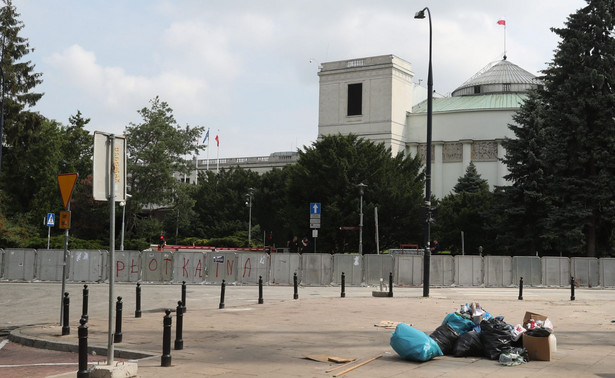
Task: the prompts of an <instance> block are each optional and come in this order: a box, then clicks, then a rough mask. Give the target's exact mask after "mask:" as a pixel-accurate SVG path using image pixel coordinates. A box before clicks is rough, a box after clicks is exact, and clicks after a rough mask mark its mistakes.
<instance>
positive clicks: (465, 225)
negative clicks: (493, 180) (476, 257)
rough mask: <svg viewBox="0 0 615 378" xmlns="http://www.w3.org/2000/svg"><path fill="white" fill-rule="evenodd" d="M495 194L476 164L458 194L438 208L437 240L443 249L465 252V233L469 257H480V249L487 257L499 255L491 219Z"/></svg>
mask: <svg viewBox="0 0 615 378" xmlns="http://www.w3.org/2000/svg"><path fill="white" fill-rule="evenodd" d="M492 203H493V194H492V193H491V192H490V191H489V184H488V183H487V180H485V179H483V178H482V177H481V176H480V174H479V173H478V172H477V170H476V166H475V165H474V163H470V164H469V165H468V167H467V168H466V173H465V175H464V176H462V177H460V178H459V180H458V181H457V184H456V185H455V187H454V193H451V194H449V195H447V196H446V197H444V198H443V199H442V200H441V201H440V203H439V204H438V207H437V216H436V223H435V225H434V237H435V239H437V240H438V242H439V243H440V245H441V246H442V248H443V249H450V250H452V251H453V252H455V253H460V252H461V250H462V249H461V232H462V231H463V233H464V241H465V242H464V246H465V250H466V251H467V253H471V254H478V252H479V247H481V246H482V247H483V248H484V250H485V252H487V253H492V254H493V253H499V252H501V250H500V249H496V244H495V238H494V235H493V232H490V230H491V226H490V224H491V218H490V216H489V214H490V210H491V206H492Z"/></svg>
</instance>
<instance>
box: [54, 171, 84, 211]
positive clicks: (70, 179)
mask: <svg viewBox="0 0 615 378" xmlns="http://www.w3.org/2000/svg"><path fill="white" fill-rule="evenodd" d="M77 176H79V174H77V173H63V174H60V175H58V186H59V187H60V195H61V196H62V203H63V204H64V208H65V209H68V204H69V202H70V197H72V195H73V190H74V189H75V182H77Z"/></svg>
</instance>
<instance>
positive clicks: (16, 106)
mask: <svg viewBox="0 0 615 378" xmlns="http://www.w3.org/2000/svg"><path fill="white" fill-rule="evenodd" d="M3 2H4V6H3V7H2V8H1V9H0V70H1V71H2V75H1V76H2V83H1V84H2V86H1V88H0V89H1V91H2V97H3V99H4V101H3V107H4V109H3V111H4V125H3V126H2V127H0V173H1V172H2V167H3V166H4V165H5V164H2V157H3V155H4V154H3V152H4V151H2V150H3V149H6V150H10V148H11V147H12V146H13V143H14V139H15V138H16V137H17V135H18V134H20V133H21V132H22V130H23V129H22V127H23V126H30V127H27V128H26V130H23V131H25V132H28V131H29V129H30V128H31V127H33V126H36V124H35V125H24V123H26V122H27V121H28V119H31V118H32V117H33V116H32V115H30V114H22V113H23V111H24V110H25V109H26V107H32V106H34V105H35V104H36V102H37V101H38V100H39V99H40V98H41V97H42V96H43V94H42V93H36V92H33V91H32V90H33V89H34V87H36V85H38V84H40V83H41V82H42V80H41V75H42V74H40V73H36V72H34V64H32V62H31V61H24V60H23V59H24V57H25V56H27V55H28V54H29V53H30V52H32V51H33V49H32V48H30V44H29V43H28V39H26V38H24V37H22V36H21V35H20V34H21V31H22V29H23V28H24V24H23V22H22V21H21V20H19V16H20V14H19V13H17V11H16V8H15V6H14V5H13V2H12V1H11V0H3ZM7 152H9V151H7ZM2 181H4V180H2Z"/></svg>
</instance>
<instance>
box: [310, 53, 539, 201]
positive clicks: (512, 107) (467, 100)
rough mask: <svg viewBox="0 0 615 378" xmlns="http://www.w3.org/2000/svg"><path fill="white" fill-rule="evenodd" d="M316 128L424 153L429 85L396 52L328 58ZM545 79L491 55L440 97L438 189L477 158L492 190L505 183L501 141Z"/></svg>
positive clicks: (435, 159)
mask: <svg viewBox="0 0 615 378" xmlns="http://www.w3.org/2000/svg"><path fill="white" fill-rule="evenodd" d="M318 75H319V76H320V99H319V122H318V135H319V136H322V135H332V134H338V133H341V134H349V133H353V134H356V135H358V136H360V137H363V138H365V139H369V140H372V141H374V142H376V143H384V144H385V145H386V146H387V147H390V148H391V150H392V152H393V154H397V153H398V152H404V153H405V154H407V155H411V156H414V155H416V154H418V155H419V156H421V157H422V158H423V159H425V155H426V154H425V152H426V139H427V137H426V133H427V101H426V95H427V93H426V90H425V88H423V87H421V86H419V85H417V84H415V83H413V81H412V78H413V76H414V74H413V73H412V71H411V66H410V63H408V62H406V61H404V60H402V59H400V58H398V57H396V56H393V55H384V56H377V57H369V58H362V59H352V60H347V61H338V62H330V63H324V64H323V65H322V68H321V70H320V72H319V73H318ZM538 85H540V83H539V81H538V80H537V78H536V76H535V75H532V74H531V73H529V72H527V71H525V70H524V69H522V68H520V67H519V66H517V65H515V64H513V63H511V62H509V61H508V60H507V59H506V57H504V59H503V60H500V61H497V62H493V63H491V64H489V65H487V66H486V67H485V68H483V69H482V70H481V71H479V72H478V73H477V74H476V75H474V76H473V77H471V78H470V79H469V80H467V81H466V82H465V83H463V84H462V85H461V86H460V87H458V88H457V89H455V90H454V91H453V93H452V96H451V97H434V99H433V104H432V106H433V114H432V193H433V194H434V195H435V196H436V197H438V198H442V197H444V196H446V195H447V194H449V193H450V192H451V191H452V189H453V187H454V186H455V184H456V183H457V181H458V179H459V177H460V176H463V175H464V174H465V171H466V168H467V167H468V165H469V164H470V162H473V163H474V165H475V166H476V169H477V171H478V172H479V173H480V175H481V176H482V177H483V178H484V179H486V180H487V181H488V183H489V186H490V188H491V189H493V187H494V186H501V185H507V182H506V180H505V179H504V176H505V175H506V174H507V173H508V171H507V169H506V166H505V165H504V164H503V163H502V162H501V159H502V158H503V157H504V154H505V151H504V149H503V147H502V141H503V140H504V139H505V138H509V137H514V135H513V133H512V132H511V131H510V130H509V128H508V124H510V123H512V122H513V121H512V117H513V115H514V114H515V113H516V112H517V111H518V110H519V107H520V105H521V103H522V102H523V101H524V100H525V99H526V98H527V93H528V91H529V90H530V89H533V88H537V86H538Z"/></svg>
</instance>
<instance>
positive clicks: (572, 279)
mask: <svg viewBox="0 0 615 378" xmlns="http://www.w3.org/2000/svg"><path fill="white" fill-rule="evenodd" d="M570 300H571V301H574V277H570Z"/></svg>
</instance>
